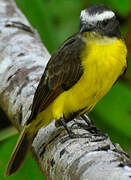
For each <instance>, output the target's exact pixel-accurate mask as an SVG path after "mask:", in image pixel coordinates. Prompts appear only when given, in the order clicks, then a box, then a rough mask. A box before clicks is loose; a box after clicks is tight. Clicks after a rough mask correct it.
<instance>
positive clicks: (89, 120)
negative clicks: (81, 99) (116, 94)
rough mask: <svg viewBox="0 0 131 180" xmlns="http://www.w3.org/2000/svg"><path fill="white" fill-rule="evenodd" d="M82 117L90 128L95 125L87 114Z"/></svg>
mask: <svg viewBox="0 0 131 180" xmlns="http://www.w3.org/2000/svg"><path fill="white" fill-rule="evenodd" d="M81 117H82V119H83V120H84V121H85V122H86V123H87V125H88V126H92V125H94V122H93V120H92V119H91V118H90V117H89V116H88V115H87V114H82V115H81Z"/></svg>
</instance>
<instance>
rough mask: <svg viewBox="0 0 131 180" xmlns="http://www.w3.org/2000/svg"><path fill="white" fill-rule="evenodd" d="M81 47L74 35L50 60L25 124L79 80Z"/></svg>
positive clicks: (77, 37) (80, 42)
mask: <svg viewBox="0 0 131 180" xmlns="http://www.w3.org/2000/svg"><path fill="white" fill-rule="evenodd" d="M82 46H83V44H82V41H81V38H80V35H79V34H76V35H74V36H72V37H71V38H69V39H67V40H66V41H65V42H64V43H63V45H62V46H61V47H60V48H59V49H58V50H57V51H56V52H55V53H54V55H53V56H52V57H51V58H50V60H49V62H48V64H47V67H46V69H45V71H44V74H43V76H42V78H41V80H40V83H39V85H38V87H37V90H36V92H35V96H34V100H33V105H32V113H31V116H30V118H29V120H28V122H27V123H30V122H31V121H32V120H33V119H35V117H36V116H37V114H38V112H41V111H43V110H44V109H45V108H46V107H47V106H48V105H49V104H50V103H52V102H53V100H54V99H55V98H56V97H57V96H58V95H59V94H61V93H62V92H63V91H66V90H68V89H69V88H71V87H72V86H73V85H74V84H75V83H76V82H77V81H78V80H79V79H80V77H81V75H82V73H83V70H82V67H81V61H80V52H81V48H82Z"/></svg>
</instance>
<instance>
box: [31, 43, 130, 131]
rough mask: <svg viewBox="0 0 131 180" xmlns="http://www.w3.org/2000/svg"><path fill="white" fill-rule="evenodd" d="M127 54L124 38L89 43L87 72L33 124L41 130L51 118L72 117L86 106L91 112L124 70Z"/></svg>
mask: <svg viewBox="0 0 131 180" xmlns="http://www.w3.org/2000/svg"><path fill="white" fill-rule="evenodd" d="M126 54H127V50H126V46H125V44H124V43H123V42H122V41H121V40H116V41H113V42H111V43H107V44H97V43H94V44H89V45H88V46H87V48H86V49H85V51H84V52H83V53H82V55H81V59H82V67H83V68H84V73H83V75H82V77H81V78H80V80H79V81H78V82H77V83H76V84H75V85H74V86H73V87H72V88H71V89H69V90H68V91H65V92H63V93H62V94H60V95H59V96H58V97H57V98H56V99H55V100H54V102H53V103H52V104H51V105H49V106H48V107H47V108H46V109H45V110H44V111H43V112H41V113H39V114H38V116H37V119H36V120H35V121H33V122H32V127H33V128H34V127H35V128H36V131H37V130H38V129H39V128H40V127H42V126H46V125H48V124H49V123H50V121H51V120H53V119H56V120H58V119H59V118H60V117H62V116H63V115H64V116H65V117H68V116H69V115H70V114H72V113H74V112H77V111H79V110H81V109H83V108H85V109H84V112H85V111H86V112H89V111H90V110H91V109H92V108H93V107H94V106H95V104H96V103H97V102H98V101H99V100H100V99H101V98H102V97H103V96H105V94H106V93H107V92H108V91H109V90H110V88H111V87H112V85H113V84H114V82H115V81H116V80H117V78H118V77H119V76H120V75H121V74H122V73H123V71H124V69H125V68H126ZM35 124H36V125H35ZM36 126H37V127H36Z"/></svg>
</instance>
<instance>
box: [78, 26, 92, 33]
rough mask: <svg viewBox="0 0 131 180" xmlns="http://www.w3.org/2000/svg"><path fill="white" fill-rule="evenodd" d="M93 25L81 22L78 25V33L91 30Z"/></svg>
mask: <svg viewBox="0 0 131 180" xmlns="http://www.w3.org/2000/svg"><path fill="white" fill-rule="evenodd" d="M93 30H94V26H93V25H92V24H82V26H81V27H80V33H83V32H87V31H93Z"/></svg>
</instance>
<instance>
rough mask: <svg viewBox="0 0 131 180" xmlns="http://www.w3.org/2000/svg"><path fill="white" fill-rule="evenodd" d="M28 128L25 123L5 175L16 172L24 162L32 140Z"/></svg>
mask: <svg viewBox="0 0 131 180" xmlns="http://www.w3.org/2000/svg"><path fill="white" fill-rule="evenodd" d="M27 129H28V128H27V126H26V125H25V126H24V128H23V130H22V132H21V134H20V136H19V139H18V141H17V144H16V146H15V148H14V151H13V153H12V155H11V158H10V160H9V162H8V166H7V169H6V172H5V176H10V175H12V174H13V173H15V172H16V171H17V170H18V169H19V168H20V166H21V164H22V162H23V161H24V159H25V157H26V154H27V151H28V148H29V146H30V141H29V140H28V138H27V132H28V131H27Z"/></svg>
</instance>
